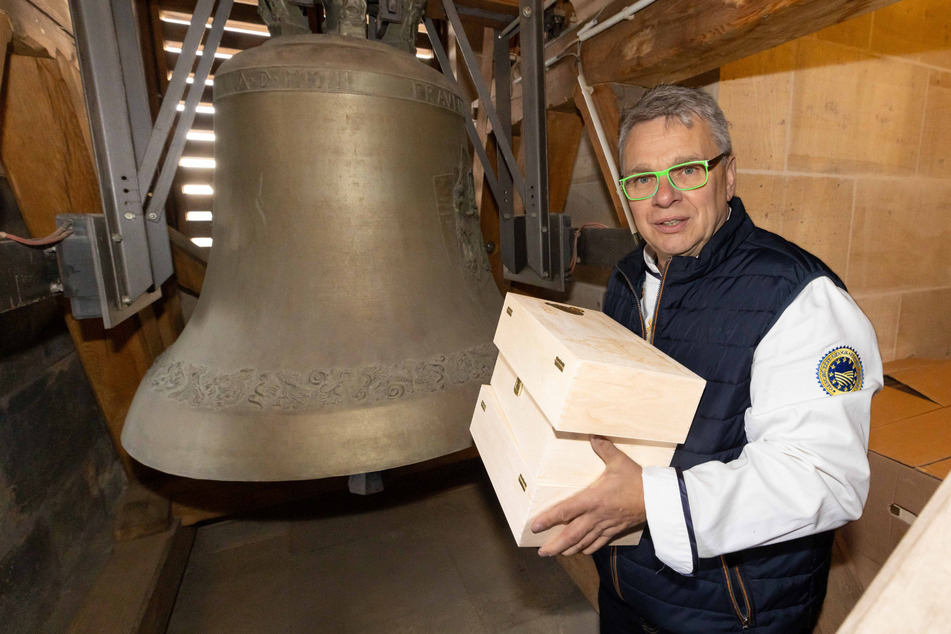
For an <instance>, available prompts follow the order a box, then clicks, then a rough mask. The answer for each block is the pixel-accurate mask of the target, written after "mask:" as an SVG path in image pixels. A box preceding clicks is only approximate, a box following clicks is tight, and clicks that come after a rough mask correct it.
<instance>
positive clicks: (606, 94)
mask: <svg viewBox="0 0 951 634" xmlns="http://www.w3.org/2000/svg"><path fill="white" fill-rule="evenodd" d="M591 88H592V93H591V99H592V101H593V102H594V108H595V110H596V111H597V113H596V114H597V116H598V118H599V119H600V120H601V127H602V128H603V129H604V135H605V137H606V138H607V141H608V146H609V151H610V153H611V159H612V160H613V161H614V163H615V165H617V161H618V158H617V156H618V148H617V143H618V125H619V123H620V111H619V110H618V105H617V96H616V95H615V94H614V90H612V89H611V86H609V85H607V84H598V85H597V86H592V87H591ZM574 101H575V105H576V106H577V107H578V111H579V112H580V113H581V118H582V119H583V120H584V128H585V130H586V131H587V132H588V138H589V139H591V146H592V147H593V148H594V155H595V156H596V157H597V159H598V166H599V167H600V168H601V176H602V177H603V178H604V184H605V185H606V186H607V191H608V194H609V195H610V196H611V203H612V204H613V205H614V214H615V216H617V219H618V222H619V223H620V226H621V227H627V216H626V215H625V214H624V206H623V204H622V203H621V199H620V197H619V195H618V193H617V187H616V186H615V184H614V178H613V177H612V176H611V169H610V167H608V158H607V156H606V155H605V152H604V147H603V146H602V145H601V141H600V140H599V139H598V133H597V130H595V127H594V122H593V121H592V117H591V111H590V110H589V108H588V103H587V102H586V101H585V99H584V96H583V95H582V93H581V87H580V86H577V87H576V88H575V93H574ZM618 170H619V172H618V173H620V166H618Z"/></svg>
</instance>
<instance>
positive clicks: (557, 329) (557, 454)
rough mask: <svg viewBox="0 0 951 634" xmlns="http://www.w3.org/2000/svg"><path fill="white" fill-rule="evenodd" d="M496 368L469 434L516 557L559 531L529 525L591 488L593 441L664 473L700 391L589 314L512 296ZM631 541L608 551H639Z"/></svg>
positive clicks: (655, 353)
mask: <svg viewBox="0 0 951 634" xmlns="http://www.w3.org/2000/svg"><path fill="white" fill-rule="evenodd" d="M494 341H495V345H496V346H497V347H498V348H499V358H498V361H497V363H496V366H495V371H494V372H493V375H492V379H491V384H490V385H484V386H482V391H481V392H480V394H479V400H478V401H477V403H476V408H475V413H474V414H473V418H472V426H471V427H470V431H471V433H472V437H473V439H474V440H475V444H476V447H477V448H478V449H479V453H480V455H481V456H482V460H483V462H484V463H485V467H486V471H488V473H489V478H490V480H491V481H492V486H493V488H494V489H495V492H496V495H497V496H498V498H499V502H500V503H501V505H502V509H503V510H504V512H505V516H506V519H507V520H508V523H509V526H510V528H511V529H512V533H513V535H514V536H515V540H516V542H517V543H518V545H519V546H541V545H542V544H544V543H545V542H547V541H548V540H549V539H550V538H551V537H552V536H553V535H554V534H555V533H556V532H558V531H561V530H562V529H563V528H562V527H560V526H558V527H555V528H552V529H550V530H549V531H545V532H544V533H539V534H537V535H536V534H533V533H532V532H531V523H532V520H533V519H534V518H535V517H536V516H537V515H538V514H539V513H541V512H543V511H544V510H546V509H547V508H549V507H551V506H553V505H554V504H556V503H558V502H560V501H562V500H565V499H567V498H569V497H571V496H572V495H574V494H575V493H578V492H580V491H581V490H583V489H584V488H585V487H587V486H588V485H590V484H591V483H592V482H594V481H595V480H596V479H597V478H598V476H600V475H601V473H602V472H603V470H604V463H603V462H602V461H601V459H600V458H599V457H598V456H597V455H596V454H595V453H594V451H593V450H592V449H591V445H590V444H589V436H590V434H598V435H602V436H606V437H608V438H609V439H610V440H611V441H612V442H614V443H615V444H616V445H617V446H618V448H619V449H621V450H622V451H623V452H624V453H626V454H627V455H628V456H630V457H631V458H632V459H633V460H635V461H636V462H638V463H639V464H641V465H644V466H650V465H668V464H669V463H670V459H671V457H672V456H673V453H674V449H675V448H676V446H677V443H680V442H683V440H684V438H686V436H687V431H688V430H689V428H690V423H691V421H692V420H693V415H694V413H695V411H696V408H697V404H698V402H699V401H700V396H701V394H702V393H703V388H704V385H705V383H704V381H703V379H701V378H700V377H698V376H697V375H696V374H694V373H692V372H691V371H689V370H687V369H686V368H684V367H683V366H681V365H680V364H678V363H677V362H676V361H674V360H673V359H671V358H670V357H668V356H666V355H665V354H664V353H662V352H660V351H659V350H657V349H656V348H654V347H653V346H651V345H650V344H648V343H647V342H646V341H644V340H643V339H641V338H640V337H638V336H636V335H634V334H633V333H632V332H630V331H629V330H627V329H626V328H624V327H623V326H621V325H620V324H618V323H617V322H615V321H614V320H612V319H611V318H609V317H608V316H607V315H604V314H603V313H601V312H599V311H595V310H589V309H581V308H577V307H574V306H566V305H563V304H557V303H553V302H547V301H544V300H540V299H535V298H532V297H526V296H523V295H517V294H514V293H509V294H508V295H507V296H506V299H505V304H504V306H503V308H502V315H501V317H500V318H499V325H498V329H497V330H496V333H495V339H494ZM639 539H640V532H637V533H631V534H629V535H624V536H621V537H620V538H618V540H616V541H615V542H614V543H616V544H636V543H637V541H638V540H639Z"/></svg>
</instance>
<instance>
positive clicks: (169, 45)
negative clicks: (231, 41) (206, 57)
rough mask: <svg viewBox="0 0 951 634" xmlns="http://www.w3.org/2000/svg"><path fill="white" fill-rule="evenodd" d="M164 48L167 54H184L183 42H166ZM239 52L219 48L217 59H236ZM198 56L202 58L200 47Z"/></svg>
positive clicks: (216, 52) (232, 49) (216, 53)
mask: <svg viewBox="0 0 951 634" xmlns="http://www.w3.org/2000/svg"><path fill="white" fill-rule="evenodd" d="M163 48H164V49H165V50H166V51H167V52H169V53H176V54H178V53H181V52H182V43H181V42H165V46H164V47H163ZM238 52H239V51H238V50H237V49H234V48H225V49H222V48H220V47H219V48H218V50H216V51H215V57H216V58H218V59H231V58H232V57H234V56H235V54H237V53H238ZM197 54H198V56H199V57H201V55H202V47H198V52H197Z"/></svg>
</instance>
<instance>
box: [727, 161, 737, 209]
mask: <svg viewBox="0 0 951 634" xmlns="http://www.w3.org/2000/svg"><path fill="white" fill-rule="evenodd" d="M735 191H736V156H735V155H733V154H731V155H730V157H729V158H728V159H727V163H726V200H727V202H729V201H730V200H732V199H733V193H734V192H735Z"/></svg>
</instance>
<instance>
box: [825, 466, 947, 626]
mask: <svg viewBox="0 0 951 634" xmlns="http://www.w3.org/2000/svg"><path fill="white" fill-rule="evenodd" d="M949 531H951V480H945V482H944V484H942V485H941V487H940V488H939V489H938V491H937V492H936V493H935V494H934V497H933V498H932V499H931V501H930V502H929V503H928V505H927V506H926V507H925V509H924V510H923V511H922V513H921V515H920V516H919V517H918V519H917V520H915V522H914V524H912V526H911V529H910V530H909V531H908V534H907V535H905V537H904V539H902V540H901V542H900V543H899V544H898V547H897V548H896V549H895V552H894V553H892V556H891V557H889V558H888V561H887V562H886V563H885V566H884V567H883V568H882V570H881V572H880V573H879V574H878V576H876V577H875V580H874V581H873V582H872V584H871V586H870V587H869V588H868V590H867V591H866V592H865V594H864V595H862V598H861V599H860V600H859V602H858V604H857V605H856V606H855V609H854V610H852V612H851V613H850V614H849V616H848V618H847V619H846V621H845V623H844V624H843V625H842V628H841V629H840V630H839V632H840V633H842V634H849V633H850V632H861V633H862V634H870V633H878V632H896V631H902V632H944V631H947V625H948V620H949V619H951V604H949V603H948V599H947V595H948V583H949V580H951V541H949V540H948V534H949Z"/></svg>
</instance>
